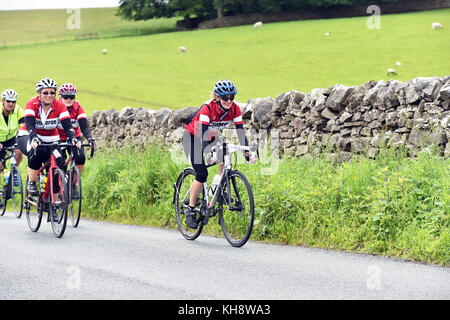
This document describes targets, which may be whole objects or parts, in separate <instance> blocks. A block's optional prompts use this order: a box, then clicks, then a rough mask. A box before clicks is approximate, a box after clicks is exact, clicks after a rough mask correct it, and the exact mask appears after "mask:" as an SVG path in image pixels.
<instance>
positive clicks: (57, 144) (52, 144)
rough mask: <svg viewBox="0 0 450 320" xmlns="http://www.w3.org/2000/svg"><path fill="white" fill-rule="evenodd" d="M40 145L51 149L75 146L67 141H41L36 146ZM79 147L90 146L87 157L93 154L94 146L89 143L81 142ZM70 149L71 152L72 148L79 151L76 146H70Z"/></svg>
mask: <svg viewBox="0 0 450 320" xmlns="http://www.w3.org/2000/svg"><path fill="white" fill-rule="evenodd" d="M40 146H42V147H51V148H52V150H53V149H56V148H68V147H75V145H74V144H71V143H67V142H50V143H47V142H41V143H39V145H38V147H40ZM81 147H90V148H91V153H90V155H89V158H92V157H93V156H94V152H95V146H92V145H91V144H82V145H81ZM36 150H37V148H36V149H33V153H32V156H35V155H36ZM71 150H72V152H73V150H76V152H77V153H78V152H79V151H78V148H71Z"/></svg>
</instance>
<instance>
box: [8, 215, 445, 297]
mask: <svg viewBox="0 0 450 320" xmlns="http://www.w3.org/2000/svg"><path fill="white" fill-rule="evenodd" d="M45 218H46V217H44V221H45V220H46V219H45ZM0 243H1V245H0V299H7V300H9V299H82V300H84V299H108V300H109V299H156V300H173V299H183V300H184V299H188V300H203V299H220V300H221V299H227V300H228V299H233V300H236V299H237V300H241V299H242V300H272V299H273V300H294V299H295V300H297V299H308V300H309V299H313V300H316V299H332V300H334V299H395V300H397V299H445V300H448V299H450V268H443V267H437V266H429V265H424V264H419V263H411V262H405V261H401V260H398V259H390V258H383V257H377V256H371V255H362V254H353V253H345V252H336V251H330V250H322V249H312V248H304V247H293V246H280V245H270V244H264V243H256V242H252V241H249V242H248V243H247V244H246V245H245V246H244V247H242V248H233V247H231V246H230V245H229V244H228V242H227V241H226V240H225V238H223V237H222V238H213V237H208V236H205V235H201V236H200V237H199V238H198V239H197V240H195V241H187V240H185V239H184V238H183V237H182V236H181V234H180V233H179V232H178V231H177V230H163V229H156V228H149V227H140V226H130V225H119V224H112V223H104V222H95V221H88V220H81V221H80V226H79V227H78V228H77V229H74V228H72V227H71V225H70V223H69V221H68V227H67V230H66V233H65V234H64V236H63V237H62V238H61V239H57V238H56V237H55V236H54V235H53V233H52V230H51V226H50V224H49V223H45V222H43V224H42V226H41V229H40V230H39V231H38V232H37V233H33V232H31V231H30V230H29V228H28V225H27V223H26V217H25V215H23V216H22V218H21V219H20V220H19V219H16V218H15V217H14V216H13V214H11V213H6V214H5V216H3V217H0Z"/></svg>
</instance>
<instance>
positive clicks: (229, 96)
mask: <svg viewBox="0 0 450 320" xmlns="http://www.w3.org/2000/svg"><path fill="white" fill-rule="evenodd" d="M219 98H220V100H222V101H228V100H231V101H233V100H234V94H228V95H225V96H219Z"/></svg>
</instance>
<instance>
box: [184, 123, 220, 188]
mask: <svg viewBox="0 0 450 320" xmlns="http://www.w3.org/2000/svg"><path fill="white" fill-rule="evenodd" d="M181 143H182V145H183V150H184V154H185V155H186V157H187V158H188V159H189V161H190V162H191V164H192V168H193V169H194V171H195V180H197V181H198V182H201V183H205V182H206V180H207V179H208V169H207V168H206V165H205V159H204V157H203V152H202V146H201V142H200V139H199V138H198V137H197V136H195V135H192V134H190V133H189V131H187V130H185V131H184V133H183V140H182V142H181ZM216 143H217V142H216V139H215V138H213V139H212V140H211V141H210V142H209V143H208V145H207V146H206V147H205V150H204V152H205V153H208V152H210V151H211V147H212V146H213V145H215V144H216ZM218 158H219V159H222V160H221V161H223V156H221V155H219V156H218Z"/></svg>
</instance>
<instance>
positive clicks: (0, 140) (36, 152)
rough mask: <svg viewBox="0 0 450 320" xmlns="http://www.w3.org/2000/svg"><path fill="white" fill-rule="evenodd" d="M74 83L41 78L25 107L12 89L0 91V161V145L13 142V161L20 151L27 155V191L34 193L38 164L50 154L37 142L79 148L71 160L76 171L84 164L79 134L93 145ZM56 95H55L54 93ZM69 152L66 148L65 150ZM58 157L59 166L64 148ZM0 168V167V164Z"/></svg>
mask: <svg viewBox="0 0 450 320" xmlns="http://www.w3.org/2000/svg"><path fill="white" fill-rule="evenodd" d="M77 92H78V91H77V89H76V87H75V86H74V85H73V84H71V83H64V84H63V85H61V86H60V87H59V88H58V85H57V83H56V82H55V81H54V80H53V79H50V78H43V79H41V80H39V81H38V82H37V84H36V93H37V96H36V97H34V98H32V99H31V100H29V101H28V102H27V104H26V106H25V110H24V109H22V108H21V107H20V106H19V105H17V99H18V94H17V92H16V91H15V90H13V89H6V90H4V91H3V92H2V114H3V117H2V119H0V162H1V160H3V158H4V157H5V151H4V147H11V146H13V145H15V144H16V143H17V146H18V149H16V151H15V158H16V161H17V165H19V164H20V161H21V160H22V157H23V154H25V155H26V156H27V157H28V184H27V186H26V188H27V191H28V193H29V194H30V195H37V194H38V193H39V192H38V189H37V186H36V180H37V177H38V172H39V169H40V167H41V166H42V165H43V164H44V163H46V161H47V160H48V159H49V158H50V152H51V151H50V148H49V147H45V146H39V145H40V144H41V142H44V143H52V142H59V141H61V142H69V143H71V144H72V145H73V146H74V147H76V148H78V149H79V152H78V153H76V156H75V163H76V165H77V167H78V168H79V170H80V172H81V171H82V169H83V166H84V164H85V160H86V158H85V155H84V151H83V149H82V148H81V136H82V134H83V135H84V137H85V138H86V139H87V140H88V141H89V144H90V145H91V146H92V147H94V146H95V139H94V138H93V137H92V134H91V132H90V128H89V123H88V120H87V116H86V113H85V112H84V110H83V108H82V107H81V105H80V104H79V102H78V101H76V100H75V98H76V95H77ZM57 94H58V95H59V99H56V95H57ZM67 152H69V150H67ZM62 156H63V157H60V158H59V159H58V166H59V167H61V168H63V166H64V160H65V157H67V155H66V152H64V153H63V154H62ZM0 169H2V168H1V167H0Z"/></svg>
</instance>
